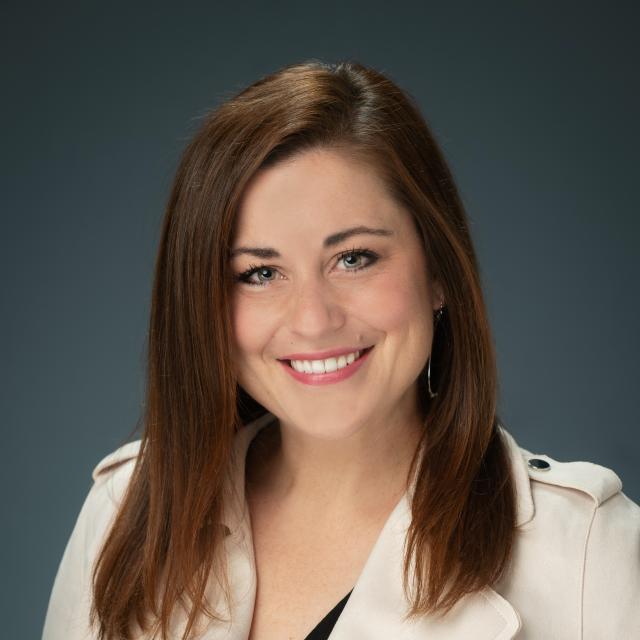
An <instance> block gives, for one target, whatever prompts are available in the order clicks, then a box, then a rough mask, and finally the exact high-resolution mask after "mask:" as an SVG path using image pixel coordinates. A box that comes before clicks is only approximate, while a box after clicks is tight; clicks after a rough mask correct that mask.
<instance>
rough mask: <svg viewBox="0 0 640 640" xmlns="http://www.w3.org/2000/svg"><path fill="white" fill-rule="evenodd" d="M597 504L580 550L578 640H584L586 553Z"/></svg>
mask: <svg viewBox="0 0 640 640" xmlns="http://www.w3.org/2000/svg"><path fill="white" fill-rule="evenodd" d="M598 506H599V505H598V503H597V502H596V504H595V506H594V508H593V510H592V512H591V519H590V520H589V526H588V527H587V535H586V536H585V539H584V548H583V550H582V571H581V576H580V635H579V638H580V640H584V583H585V574H586V566H587V551H588V548H589V538H590V537H591V529H592V528H593V521H594V520H595V518H596V511H597V510H598Z"/></svg>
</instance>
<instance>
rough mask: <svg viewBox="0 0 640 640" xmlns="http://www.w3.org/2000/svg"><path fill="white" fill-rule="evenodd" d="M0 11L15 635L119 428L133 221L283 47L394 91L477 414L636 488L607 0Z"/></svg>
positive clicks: (631, 172)
mask: <svg viewBox="0 0 640 640" xmlns="http://www.w3.org/2000/svg"><path fill="white" fill-rule="evenodd" d="M230 4H231V5H233V6H229V5H230ZM443 5H447V6H443ZM516 5H517V6H516ZM636 6H637V5H636ZM1 12H2V19H1V20H0V23H1V24H2V27H1V29H2V34H1V35H2V39H1V42H2V45H1V46H2V47H3V51H2V63H3V64H2V70H3V81H2V89H3V94H4V97H3V100H2V114H3V115H2V123H3V140H2V145H1V146H2V152H1V153H2V194H3V211H2V223H3V224H2V235H1V246H0V259H1V260H2V268H3V280H4V283H3V287H2V298H3V307H2V315H1V320H0V321H1V322H2V335H3V338H4V339H3V350H2V365H3V366H2V413H3V417H4V419H3V421H2V429H3V431H2V443H3V450H4V456H3V461H4V464H3V465H2V468H1V473H2V483H1V487H2V499H3V505H4V513H5V517H4V520H3V527H2V529H1V534H0V535H1V536H2V544H1V545H0V548H1V549H2V558H1V561H2V565H1V566H2V567H3V571H2V575H3V577H2V586H1V588H2V593H1V594H0V602H1V603H2V605H1V606H2V608H3V610H2V627H3V632H2V635H3V637H5V638H12V639H14V638H15V639H19V638H37V637H39V636H40V633H41V628H42V623H43V619H44V613H45V609H46V605H47V601H48V597H49V593H50V589H51V586H52V582H53V578H54V575H55V572H56V569H57V566H58V562H59V561H60V558H61V555H62V551H63V549H64V545H65V544H66V541H67V538H68V536H69V534H70V532H71V529H72V527H73V524H74V522H75V518H76V517H77V514H78V510H79V508H80V505H81V504H82V501H83V500H84V497H85V495H86V493H87V491H88V489H89V486H90V472H91V469H92V468H93V466H94V465H95V464H96V463H97V461H98V460H99V459H100V458H101V457H102V456H104V455H105V454H106V453H108V452H110V451H111V450H113V449H114V448H115V447H116V446H117V445H119V444H120V443H121V441H122V440H123V439H124V438H125V437H126V435H127V434H128V433H129V431H130V430H131V429H132V428H133V426H134V425H135V423H136V421H137V419H138V417H139V414H140V403H141V400H142V390H143V351H144V340H145V334H146V327H147V314H148V311H149V299H150V290H151V278H152V266H153V260H154V254H155V250H156V245H157V242H158V236H159V223H160V219H161V215H162V211H163V207H164V203H165V199H166V197H167V194H168V190H169V185H170V182H171V179H172V175H173V172H174V170H175V167H176V162H177V159H178V156H179V153H180V151H181V149H182V148H183V147H184V145H185V143H186V141H187V139H188V138H189V136H190V135H191V133H192V132H193V131H194V128H195V126H196V124H197V120H196V119H197V117H198V116H200V115H202V114H203V113H204V112H205V110H207V109H209V108H210V107H212V106H214V105H215V104H218V102H219V101H220V100H221V99H223V98H224V97H225V96H227V95H230V94H231V93H233V92H235V91H236V90H238V89H240V88H241V87H243V86H245V85H246V84H248V83H249V82H251V81H253V80H255V79H257V78H258V77H259V76H261V75H263V74H265V73H267V72H270V71H273V70H275V69H277V68H279V67H280V66H282V65H284V64H289V63H291V62H296V61H301V60H304V59H307V58H312V57H316V58H321V59H324V60H327V61H336V60H338V59H342V58H354V59H357V60H360V61H362V62H364V63H365V64H369V65H372V66H375V67H377V68H379V69H380V70H382V71H384V72H386V73H388V74H389V75H390V76H391V77H392V78H393V79H394V80H396V81H397V82H398V83H399V84H400V85H401V86H402V87H404V88H405V89H407V90H408V91H409V92H410V93H411V94H412V95H413V96H414V97H415V98H416V99H417V101H418V102H419V104H420V105H421V107H422V109H423V113H424V114H425V116H426V118H427V121H428V122H429V123H430V125H431V126H432V128H433V130H434V132H435V134H436V136H437V137H438V139H439V141H440V143H441V144H442V146H443V148H444V151H445V153H446V155H447V157H448V159H449V161H450V163H451V166H452V169H453V171H454V174H455V176H456V178H457V180H458V184H459V187H460V190H461V193H462V197H463V199H464V202H465V204H466V207H467V209H468V213H469V216H470V219H471V225H472V231H473V235H474V238H475V242H476V245H477V249H478V253H479V257H480V263H481V267H482V278H483V282H484V286H485V290H486V295H487V299H488V304H489V308H490V313H491V319H492V322H493V328H494V333H495V341H496V345H497V349H498V354H499V367H500V382H501V396H500V410H501V415H502V417H503V419H504V420H505V422H506V424H507V426H508V427H509V429H510V430H511V433H513V435H514V436H515V437H516V439H517V440H518V442H519V444H520V445H521V446H523V447H525V448H528V449H530V450H532V451H533V452H536V453H547V454H549V455H551V456H552V457H554V458H556V459H559V460H591V461H594V462H598V463H600V464H603V465H605V466H609V467H612V468H613V469H614V470H615V471H616V472H617V473H618V475H619V476H620V477H621V478H622V480H623V483H624V491H625V492H626V493H627V495H629V496H630V497H631V498H633V499H634V500H636V501H638V500H640V472H639V470H638V465H637V458H638V454H639V453H640V447H639V442H638V426H639V424H640V421H639V415H640V411H639V410H638V402H637V401H638V384H637V360H638V355H639V348H638V328H639V326H640V323H639V322H638V320H639V315H640V305H639V303H638V287H637V280H638V276H639V275H640V258H639V256H638V250H637V249H638V231H639V223H638V208H637V204H636V192H635V188H636V184H637V169H638V161H637V150H638V113H639V109H638V106H639V105H638V102H639V101H638V94H639V92H638V83H637V78H638V74H637V67H638V44H637V43H638V39H637V33H636V25H637V23H638V17H639V16H638V10H637V9H636V8H635V7H634V6H632V3H631V2H628V3H622V2H614V3H608V4H606V5H605V4H604V3H594V2H580V3H578V2H571V3H562V2H560V3H557V2H554V3H551V2H546V3H545V2H540V1H538V2H517V3H513V2H498V3H479V2H471V1H469V2H462V3H442V2H438V3H435V2H420V3H418V2H415V3H411V2H394V3H389V2H377V1H376V2H366V3H359V2H348V3H337V2H336V3H334V2H322V3H313V4H311V3H309V4H308V5H306V3H299V2H277V3H276V2H271V3H258V2H254V3H250V2H249V3H247V2H242V3H215V2H207V3H201V4H198V3H184V4H183V5H182V6H181V7H180V8H178V7H177V5H176V6H173V7H169V6H168V5H167V6H165V7H163V6H161V4H160V3H158V2H153V3H147V4H146V6H145V5H143V4H142V3H137V4H136V6H134V7H132V6H131V4H122V5H120V6H116V5H115V4H114V3H98V2H75V3H73V2H71V3H69V2H67V3H44V2H41V3H24V4H23V5H19V4H18V3H10V4H6V3H3V5H2V9H1Z"/></svg>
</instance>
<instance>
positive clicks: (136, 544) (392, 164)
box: [91, 60, 516, 640]
mask: <svg viewBox="0 0 640 640" xmlns="http://www.w3.org/2000/svg"><path fill="white" fill-rule="evenodd" d="M312 148H328V149H339V150H342V151H343V152H345V153H350V154H353V155H354V156H357V157H358V158H360V159H365V160H367V161H368V162H369V163H370V166H371V168H372V170H373V171H377V172H378V175H379V176H380V178H381V179H383V180H384V181H385V183H386V185H387V187H388V189H389V193H390V194H392V196H393V197H395V198H396V199H397V201H398V203H399V204H401V205H402V206H403V207H404V208H405V209H406V210H407V211H409V212H410V214H411V215H412V218H413V221H414V224H415V229H416V233H418V235H419V237H420V239H421V241H422V242H423V243H424V251H425V255H426V257H427V264H428V268H429V274H430V275H433V276H434V277H436V278H437V279H438V280H439V282H440V283H441V285H442V287H443V289H442V290H443V293H444V299H445V301H446V307H445V311H444V314H443V315H442V317H441V320H440V322H439V323H437V325H436V330H435V334H434V339H433V346H432V352H431V356H430V360H431V385H432V388H433V387H436V388H437V391H438V394H437V396H435V397H434V398H431V396H430V395H429V393H428V388H427V379H426V366H425V370H423V372H422V373H421V374H420V376H419V378H418V381H417V382H418V386H419V397H420V401H421V405H420V406H421V410H422V417H423V425H424V431H423V433H424V435H425V436H426V435H427V434H428V437H423V439H422V440H421V442H420V445H419V447H418V449H417V450H416V455H415V456H414V458H413V461H412V465H411V467H412V469H411V473H412V476H413V477H414V478H415V485H414V486H415V490H414V492H413V494H412V498H411V512H412V522H411V525H410V528H409V530H408V532H407V541H406V542H407V544H406V547H405V556H404V566H403V571H404V588H405V594H406V595H407V598H408V601H409V603H410V608H409V612H408V617H410V618H411V617H414V616H419V615H424V614H428V613H431V614H434V615H445V614H446V613H447V612H448V611H449V610H450V609H451V607H453V605H454V604H455V603H456V602H457V601H458V600H460V598H462V597H463V596H464V595H465V594H468V593H471V592H474V591H477V590H481V589H482V588H484V587H485V586H490V585H491V584H493V583H494V582H496V581H498V580H499V578H500V577H501V576H502V574H503V573H504V571H505V570H506V568H507V565H508V563H509V560H510V557H511V553H512V547H513V540H514V536H515V517H516V514H515V511H516V495H515V488H514V483H513V479H512V477H511V473H510V468H509V463H508V453H507V448H506V447H507V445H506V443H505V442H504V440H503V436H502V435H501V433H500V428H499V419H498V417H497V414H496V403H497V391H498V389H497V384H498V381H497V372H496V362H495V353H494V346H493V340H492V336H491V333H490V327H489V324H488V320H487V310H486V307H485V303H484V299H483V294H482V290H481V282H480V276H479V269H478V264H477V259H476V255H475V252H474V248H473V246H472V240H471V236H470V232H469V226H468V221H467V217H466V214H465V211H464V208H463V204H462V202H461V199H460V197H459V194H458V191H457V188H456V186H455V184H454V179H453V176H452V174H451V171H450V169H449V168H448V166H447V163H446V162H445V159H444V157H443V154H442V152H441V150H440V148H439V147H438V144H437V143H436V141H435V139H434V136H433V135H432V133H431V131H430V129H429V127H428V125H427V124H426V122H425V120H424V119H423V117H422V115H421V113H420V110H419V108H418V106H417V105H416V103H415V100H414V99H413V98H412V97H411V96H410V95H409V94H408V93H406V92H404V91H402V90H401V89H400V88H399V87H398V86H397V85H396V84H395V83H394V82H393V81H391V80H390V79H389V78H388V77H386V76H385V75H383V74H382V73H380V72H378V71H376V70H374V69H372V68H369V67H366V66H364V65H362V64H359V63H357V62H355V61H346V62H341V63H337V64H327V63H324V62H321V61H318V60H310V61H306V62H304V63H300V64H294V65H290V66H287V67H284V68H282V69H280V70H279V71H277V72H275V73H272V74H270V75H267V76H266V77H264V78H262V79H260V80H258V81H257V82H254V83H253V84H252V85H250V86H249V87H247V88H246V89H244V90H242V91H241V92H239V93H238V94H237V95H235V96H232V97H230V98H227V99H225V100H224V101H223V102H222V104H221V105H219V106H218V107H217V108H216V109H215V110H212V111H211V112H209V113H207V114H206V115H205V116H204V117H203V122H202V123H201V125H200V127H199V129H198V131H197V133H196V134H195V136H194V137H193V138H192V140H191V141H190V142H189V144H188V145H187V147H186V149H185V150H184V153H183V155H182V158H181V160H180V163H179V166H178V169H177V174H176V176H175V180H174V183H173V186H172V189H171V193H170V197H169V200H168V204H167V207H166V212H165V215H164V220H163V225H162V234H161V240H160V246H159V250H158V254H157V261H156V265H155V276H154V283H153V294H152V302H151V317H150V325H149V334H148V345H147V353H148V356H147V357H148V365H147V379H146V401H145V405H144V406H145V411H144V415H143V416H142V418H141V419H142V423H143V429H142V431H143V432H142V436H141V448H140V453H139V455H138V456H137V459H136V462H135V466H134V469H133V473H132V476H131V478H130V481H129V484H128V487H127V490H126V492H125V495H124V496H123V500H122V502H121V504H120V507H119V510H118V513H117V515H116V518H115V520H114V522H113V525H112V527H111V529H110V531H109V533H108V535H107V537H106V540H105V543H104V545H103V546H102V548H101V551H100V553H99V555H98V558H97V562H96V564H95V567H94V572H93V604H92V609H91V621H92V623H93V624H95V623H96V620H97V622H98V628H99V634H100V635H99V637H100V638H101V640H103V639H111V638H118V639H120V638H124V639H129V638H131V637H132V636H131V633H132V632H131V626H130V623H131V622H132V621H133V620H135V621H136V622H137V624H138V625H140V627H141V628H142V629H143V631H145V632H146V631H148V630H149V629H150V628H151V627H153V633H154V634H155V633H157V632H158V630H159V631H160V632H161V634H162V637H163V638H164V637H166V634H167V632H168V629H169V627H170V618H171V615H172V612H173V611H174V610H175V608H176V606H177V605H178V604H179V603H180V604H182V605H183V606H185V607H186V611H187V612H188V619H187V624H186V627H185V631H184V635H183V636H182V637H183V639H186V638H188V637H189V634H190V633H191V631H192V629H194V628H195V626H196V624H197V623H198V621H199V620H201V616H203V615H206V616H208V617H209V618H211V619H213V620H218V619H221V618H222V616H220V614H219V612H218V611H213V610H212V609H211V608H210V607H209V606H208V605H209V601H208V599H207V597H206V593H207V584H208V581H209V580H211V576H216V577H217V579H218V583H217V584H218V585H219V589H220V591H221V592H222V594H223V597H224V598H226V602H227V603H228V602H229V583H228V576H226V569H225V563H224V557H223V553H222V549H223V540H224V536H225V531H224V529H223V527H222V526H221V522H222V520H221V519H222V514H223V497H224V493H225V491H226V490H225V479H226V478H227V477H228V474H229V472H230V465H231V454H232V445H233V440H234V436H235V433H236V432H237V431H238V430H239V429H241V428H242V426H243V425H245V424H247V423H248V422H249V421H250V420H253V419H255V418H256V417H259V416H260V415H261V414H264V413H265V412H266V409H265V408H264V407H262V406H261V405H260V404H259V403H257V401H255V400H253V399H252V398H251V397H249V396H248V394H247V393H246V392H244V390H243V389H242V388H241V387H240V386H239V385H238V382H237V380H236V378H235V374H234V366H233V360H232V353H231V345H232V342H233V340H232V323H231V318H230V309H231V308H232V305H231V296H232V287H233V274H232V273H231V270H230V262H229V252H230V246H231V241H232V238H233V233H234V222H235V220H236V216H237V212H238V209H239V202H240V199H241V196H242V194H243V190H244V189H245V187H246V185H247V183H248V181H249V180H250V179H251V177H252V176H253V175H254V174H255V173H256V172H257V171H258V170H260V169H261V168H264V167H266V166H269V165H273V164H275V163H277V162H280V161H282V160H284V159H288V158H291V157H293V156H294V155H295V154H297V153H301V152H303V151H305V150H308V149H312ZM426 364H427V363H425V365H426ZM420 454H422V455H420ZM185 598H186V600H185ZM154 637H155V635H154Z"/></svg>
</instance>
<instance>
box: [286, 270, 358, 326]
mask: <svg viewBox="0 0 640 640" xmlns="http://www.w3.org/2000/svg"><path fill="white" fill-rule="evenodd" d="M292 294H293V295H292V298H291V300H289V303H288V313H287V323H288V325H289V328H290V329H291V331H293V332H295V333H298V334H299V335H304V336H308V337H310V338H314V337H317V336H322V335H326V334H330V333H332V332H335V331H336V330H337V329H340V327H342V326H343V325H344V323H345V318H346V309H345V302H344V300H341V299H340V296H339V293H338V292H337V291H336V290H335V289H333V288H331V286H330V285H329V283H327V282H326V281H325V280H324V279H323V278H322V277H320V276H309V277H308V278H306V279H305V280H304V282H301V283H300V285H299V286H298V287H296V288H295V290H294V291H293V292H292Z"/></svg>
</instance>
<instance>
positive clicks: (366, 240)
mask: <svg viewBox="0 0 640 640" xmlns="http://www.w3.org/2000/svg"><path fill="white" fill-rule="evenodd" d="M356 227H367V228H370V229H378V230H381V231H380V232H378V233H375V234H374V233H357V234H353V235H349V236H348V237H344V238H342V239H339V238H338V239H336V238H335V237H334V236H336V234H340V233H342V232H346V231H348V230H349V229H353V228H356ZM240 248H259V249H262V250H263V251H264V250H265V249H270V250H273V252H272V253H271V254H264V253H263V254H262V256H257V255H253V254H249V253H247V252H242V251H238V250H239V249H240ZM232 250H233V251H232V255H233V257H232V258H231V260H232V263H231V268H232V270H233V272H234V274H236V275H237V276H239V275H240V274H242V273H243V272H246V274H245V276H244V279H245V281H241V280H238V281H236V282H234V285H233V286H234V292H233V331H234V351H235V366H236V372H237V375H238V382H239V384H240V385H241V386H242V387H243V388H244V389H245V390H246V391H247V392H248V393H249V394H250V395H251V396H252V397H253V398H255V399H256V400H257V401H258V402H260V403H261V404H262V405H263V406H264V407H265V408H267V409H268V410H269V411H271V413H273V414H274V415H275V416H276V417H278V418H279V419H280V422H281V424H285V425H289V426H291V427H294V428H297V429H299V430H301V431H304V432H306V433H308V434H310V435H313V436H316V437H322V438H329V439H332V438H342V437H345V436H348V435H351V434H353V433H355V432H356V431H358V430H359V429H361V428H363V427H364V428H366V427H367V425H371V424H372V423H373V422H376V421H381V420H386V419H388V417H389V416H393V417H395V419H398V417H400V419H405V418H406V419H413V418H415V416H416V415H417V411H418V404H417V395H416V379H417V377H418V375H419V374H420V371H421V370H422V369H423V367H424V366H425V364H426V362H427V358H428V357H429V354H430V350H431V342H432V336H433V312H434V310H436V309H438V308H439V306H440V302H441V300H442V295H441V290H440V289H439V287H438V285H437V283H435V282H432V281H431V279H430V278H429V276H428V274H427V270H426V259H425V256H424V252H423V247H422V245H421V242H420V240H419V238H418V235H417V233H416V231H415V229H414V226H413V222H412V219H411V218H410V215H409V213H408V212H407V211H405V210H403V209H402V208H400V207H399V206H398V205H397V204H396V203H395V202H394V201H393V200H392V199H391V197H390V196H389V194H388V193H387V191H386V189H385V187H384V184H383V183H382V181H381V180H380V179H379V178H378V176H377V175H376V173H375V172H374V171H373V170H372V169H371V167H369V166H368V165H365V164H363V163H360V162H357V161H355V160H353V159H350V158H348V157H346V156H345V155H341V154H339V152H337V151H333V150H332V151H329V150H312V151H306V152H304V153H302V154H301V155H298V156H297V157H296V158H295V159H293V160H290V161H287V162H285V163H280V164H278V165H275V166H273V167H270V168H268V169H265V170H263V171H262V172H260V173H259V174H257V175H256V176H254V178H253V180H252V182H251V183H250V184H249V186H248V188H247V189H246V191H245V193H244V196H243V199H242V202H241V206H240V209H239V217H238V220H237V227H236V232H235V237H234V240H233V246H232ZM275 252H277V255H276V253H275ZM256 267H258V268H257V269H255V268H256ZM251 269H255V270H254V271H253V272H251V271H250V270H251ZM371 345H373V349H372V350H371V351H370V352H368V353H365V357H364V358H363V360H362V362H359V360H356V361H355V362H354V363H353V364H349V365H348V366H347V370H349V367H354V369H353V373H352V374H351V375H349V376H348V377H344V375H343V374H340V373H339V372H338V373H337V374H318V373H316V374H315V375H312V376H309V375H308V374H306V373H303V372H301V373H297V374H296V375H297V377H294V375H292V374H293V373H294V371H293V369H291V368H290V364H289V361H288V360H284V359H285V358H286V356H287V355H292V354H313V353H315V352H325V351H338V352H345V351H346V352H350V351H355V350H362V349H363V348H365V347H369V346H371ZM338 363H340V360H339V359H338V358H336V364H338ZM316 366H317V365H316ZM312 367H313V365H312ZM316 370H317V369H316ZM343 373H344V372H343ZM322 375H327V376H328V377H327V378H322ZM341 375H342V377H341ZM305 376H307V377H305ZM335 378H338V379H335ZM311 382H314V383H315V384H310V383H311Z"/></svg>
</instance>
